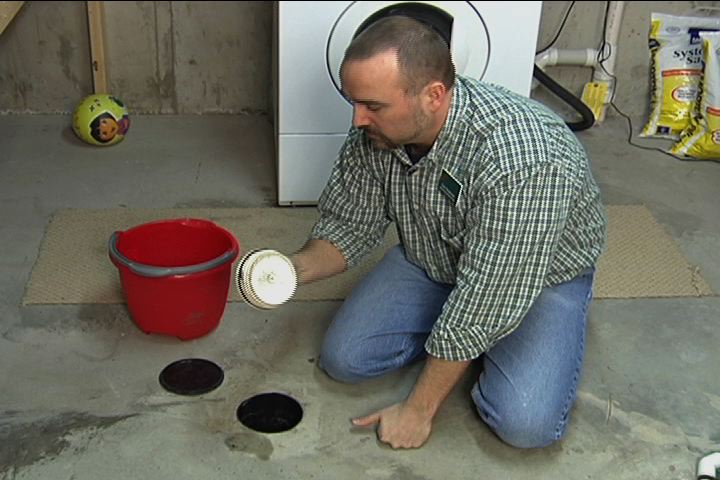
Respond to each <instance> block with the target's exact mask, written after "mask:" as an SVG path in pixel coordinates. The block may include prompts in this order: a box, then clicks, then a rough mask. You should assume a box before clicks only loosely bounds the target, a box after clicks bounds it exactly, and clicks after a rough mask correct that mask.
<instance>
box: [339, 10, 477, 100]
mask: <svg viewBox="0 0 720 480" xmlns="http://www.w3.org/2000/svg"><path fill="white" fill-rule="evenodd" d="M389 15H407V16H411V17H414V18H417V19H418V20H421V21H423V22H425V23H428V24H430V25H431V26H432V27H433V28H434V29H435V30H436V31H437V32H438V33H440V35H441V36H442V37H443V38H444V39H445V41H446V42H448V41H449V43H450V48H451V53H452V59H453V62H454V64H455V70H456V72H457V73H459V74H462V75H465V76H468V77H473V78H477V79H482V78H483V76H484V75H485V71H486V70H487V66H488V60H489V58H490V36H489V34H488V29H487V26H486V25H485V22H484V21H483V19H482V16H481V15H480V12H478V11H477V9H476V8H475V7H474V6H473V5H472V3H470V2H452V1H440V2H375V1H359V2H351V3H350V5H348V7H347V8H346V9H345V10H344V11H343V12H342V13H341V14H340V16H339V17H338V19H337V21H336V22H335V24H334V25H333V28H332V30H331V31H330V36H329V37H328V42H327V49H326V55H327V67H328V73H329V74H330V78H331V79H332V82H333V84H334V85H335V88H336V89H337V91H338V92H340V93H341V89H340V64H341V63H342V59H343V56H344V55H345V49H346V48H347V46H348V45H350V42H351V41H352V39H353V38H355V36H356V35H358V34H359V33H360V32H361V31H362V30H364V29H365V28H367V27H368V26H369V25H371V24H372V23H373V22H375V21H377V20H380V19H381V18H384V17H387V16H389Z"/></svg>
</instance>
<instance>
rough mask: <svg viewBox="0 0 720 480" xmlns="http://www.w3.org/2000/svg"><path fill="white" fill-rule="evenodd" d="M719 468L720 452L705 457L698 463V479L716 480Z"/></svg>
mask: <svg viewBox="0 0 720 480" xmlns="http://www.w3.org/2000/svg"><path fill="white" fill-rule="evenodd" d="M718 467H720V452H715V453H711V454H710V455H706V456H704V457H703V458H701V459H700V462H698V468H697V479H698V480H715V479H716V478H717V477H716V475H717V469H718Z"/></svg>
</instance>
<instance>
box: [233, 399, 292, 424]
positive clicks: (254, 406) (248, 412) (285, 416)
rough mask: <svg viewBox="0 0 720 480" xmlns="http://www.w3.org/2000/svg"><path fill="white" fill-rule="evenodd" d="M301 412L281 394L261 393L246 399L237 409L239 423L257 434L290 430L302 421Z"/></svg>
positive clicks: (290, 400)
mask: <svg viewBox="0 0 720 480" xmlns="http://www.w3.org/2000/svg"><path fill="white" fill-rule="evenodd" d="M302 416H303V410H302V407H301V406H300V404H299V403H298V402H297V401H296V400H295V399H293V398H290V397H288V396H287V395H283V394H282V393H262V394H260V395H255V396H254V397H251V398H248V399H247V400H245V401H244V402H242V403H241V404H240V406H239V407H238V409H237V418H238V420H240V423H242V424H243V425H245V426H246V427H248V428H251V429H253V430H255V431H257V432H263V433H277V432H284V431H286V430H290V429H291V428H293V427H294V426H295V425H297V424H298V423H300V420H302Z"/></svg>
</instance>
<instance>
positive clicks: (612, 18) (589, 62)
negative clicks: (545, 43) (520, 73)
mask: <svg viewBox="0 0 720 480" xmlns="http://www.w3.org/2000/svg"><path fill="white" fill-rule="evenodd" d="M624 9H625V2H623V1H620V2H610V6H609V10H608V18H607V23H606V24H605V39H604V40H605V46H604V48H605V50H606V52H607V55H608V58H606V59H605V60H604V61H603V64H602V65H600V63H599V62H598V57H602V55H600V54H605V52H599V51H598V49H596V48H584V49H557V48H549V49H547V50H545V51H544V52H541V53H539V54H537V55H536V56H535V64H536V65H537V66H538V68H540V70H542V71H545V69H546V68H547V67H554V66H578V67H593V69H594V71H593V82H607V83H608V96H607V97H608V98H607V99H608V102H609V100H610V99H611V98H612V95H613V91H614V90H615V81H614V80H613V76H614V75H615V64H616V62H617V45H618V39H619V38H620V25H621V23H622V16H623V10H624ZM537 85H538V82H537V81H535V80H533V84H532V88H533V89H534V88H536V87H537Z"/></svg>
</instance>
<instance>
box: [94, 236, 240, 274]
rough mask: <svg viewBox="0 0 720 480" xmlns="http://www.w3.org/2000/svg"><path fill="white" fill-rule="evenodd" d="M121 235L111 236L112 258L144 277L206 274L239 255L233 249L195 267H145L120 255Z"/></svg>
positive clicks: (110, 248) (109, 246) (109, 242)
mask: <svg viewBox="0 0 720 480" xmlns="http://www.w3.org/2000/svg"><path fill="white" fill-rule="evenodd" d="M119 233H120V232H113V234H112V235H110V240H109V241H108V250H109V251H110V256H111V257H112V258H113V259H115V260H116V261H117V262H118V263H120V264H121V265H124V266H126V267H127V268H129V269H130V270H131V271H132V272H133V273H136V274H138V275H141V276H143V277H151V278H159V277H169V276H171V275H189V274H191V273H199V272H204V271H206V270H210V269H212V268H215V267H217V266H220V265H222V264H223V263H226V262H228V261H230V260H232V259H233V258H234V257H235V255H236V253H237V252H235V249H232V250H229V251H227V252H225V253H223V254H222V255H220V256H219V257H217V258H213V259H212V260H208V261H207V262H203V263H198V264H195V265H187V266H183V267H155V266H152V265H145V264H142V263H138V262H133V261H132V260H130V259H129V258H127V257H126V256H125V255H123V254H122V253H120V251H119V250H118V249H117V238H118V234H119Z"/></svg>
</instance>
